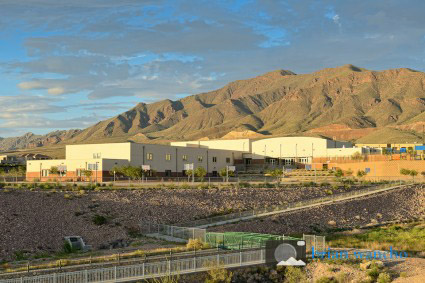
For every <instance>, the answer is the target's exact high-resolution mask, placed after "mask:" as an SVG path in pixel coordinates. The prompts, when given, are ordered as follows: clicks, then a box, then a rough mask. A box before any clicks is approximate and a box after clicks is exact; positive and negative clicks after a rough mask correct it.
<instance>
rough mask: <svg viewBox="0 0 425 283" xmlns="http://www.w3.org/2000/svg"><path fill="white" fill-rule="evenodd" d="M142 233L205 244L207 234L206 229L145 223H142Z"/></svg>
mask: <svg viewBox="0 0 425 283" xmlns="http://www.w3.org/2000/svg"><path fill="white" fill-rule="evenodd" d="M140 232H141V233H142V234H143V235H150V234H158V235H162V236H168V237H171V238H178V239H182V240H189V239H199V240H201V241H202V242H205V234H206V230H205V229H199V228H196V227H181V226H173V225H167V224H157V223H151V222H144V221H142V222H141V223H140Z"/></svg>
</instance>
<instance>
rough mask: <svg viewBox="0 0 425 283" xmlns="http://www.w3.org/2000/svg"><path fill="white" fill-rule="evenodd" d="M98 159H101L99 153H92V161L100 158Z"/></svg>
mask: <svg viewBox="0 0 425 283" xmlns="http://www.w3.org/2000/svg"><path fill="white" fill-rule="evenodd" d="M100 157H101V154H100V152H98V153H93V159H97V158H100Z"/></svg>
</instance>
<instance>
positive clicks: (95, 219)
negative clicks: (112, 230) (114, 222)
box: [92, 214, 108, 226]
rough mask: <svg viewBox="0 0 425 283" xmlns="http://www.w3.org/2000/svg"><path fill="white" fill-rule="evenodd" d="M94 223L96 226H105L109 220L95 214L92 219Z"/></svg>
mask: <svg viewBox="0 0 425 283" xmlns="http://www.w3.org/2000/svg"><path fill="white" fill-rule="evenodd" d="M92 221H93V223H94V224H95V225H99V226H100V225H104V224H106V223H107V222H108V219H107V218H106V217H105V216H103V215H99V214H95V215H94V216H93V218H92Z"/></svg>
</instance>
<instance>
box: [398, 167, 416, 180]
mask: <svg viewBox="0 0 425 283" xmlns="http://www.w3.org/2000/svg"><path fill="white" fill-rule="evenodd" d="M400 174H401V175H405V176H412V179H413V182H414V181H415V176H417V175H418V171H416V170H409V169H406V168H401V169H400Z"/></svg>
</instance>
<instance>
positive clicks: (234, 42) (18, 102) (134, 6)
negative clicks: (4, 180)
mask: <svg viewBox="0 0 425 283" xmlns="http://www.w3.org/2000/svg"><path fill="white" fill-rule="evenodd" d="M424 11H425V1H421V0H418V1H408V0H407V1H397V0H382V1H372V0H371V1H354V0H353V1H348V0H347V1H343V0H338V1H302V0H294V1H278V0H264V1H262V0H256V1H255V0H252V1H251V0H245V1H240V0H239V1H218V0H217V1H201V0H193V1H179V0H174V1H160V0H158V1H154V0H152V1H150V0H146V1H144V0H119V1H118V0H0V136H2V137H7V136H17V135H21V134H23V133H25V132H28V131H32V132H34V133H37V134H42V133H47V132H50V131H52V130H56V129H70V128H85V127H87V126H89V125H92V124H94V123H95V122H97V121H99V120H101V119H105V118H107V117H111V116H113V115H116V114H118V113H121V112H123V111H125V110H127V109H129V108H131V107H132V106H134V105H135V104H136V103H138V102H146V103H150V102H153V101H157V100H161V99H165V98H169V99H179V98H181V97H184V96H187V95H190V94H196V93H200V92H204V91H208V90H213V89H216V88H219V87H221V86H223V85H224V84H226V83H228V82H230V81H233V80H236V79H244V78H249V77H253V76H256V75H259V74H262V73H265V72H267V71H271V70H275V69H287V70H291V71H293V72H296V73H308V72H312V71H315V70H319V69H322V68H326V67H335V66H339V65H344V64H348V63H350V64H354V65H356V66H360V67H364V68H368V69H373V70H382V69H390V68H398V67H408V68H412V69H416V70H421V71H425V62H424V60H425V54H424V53H425V17H424V15H423V12H424Z"/></svg>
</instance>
